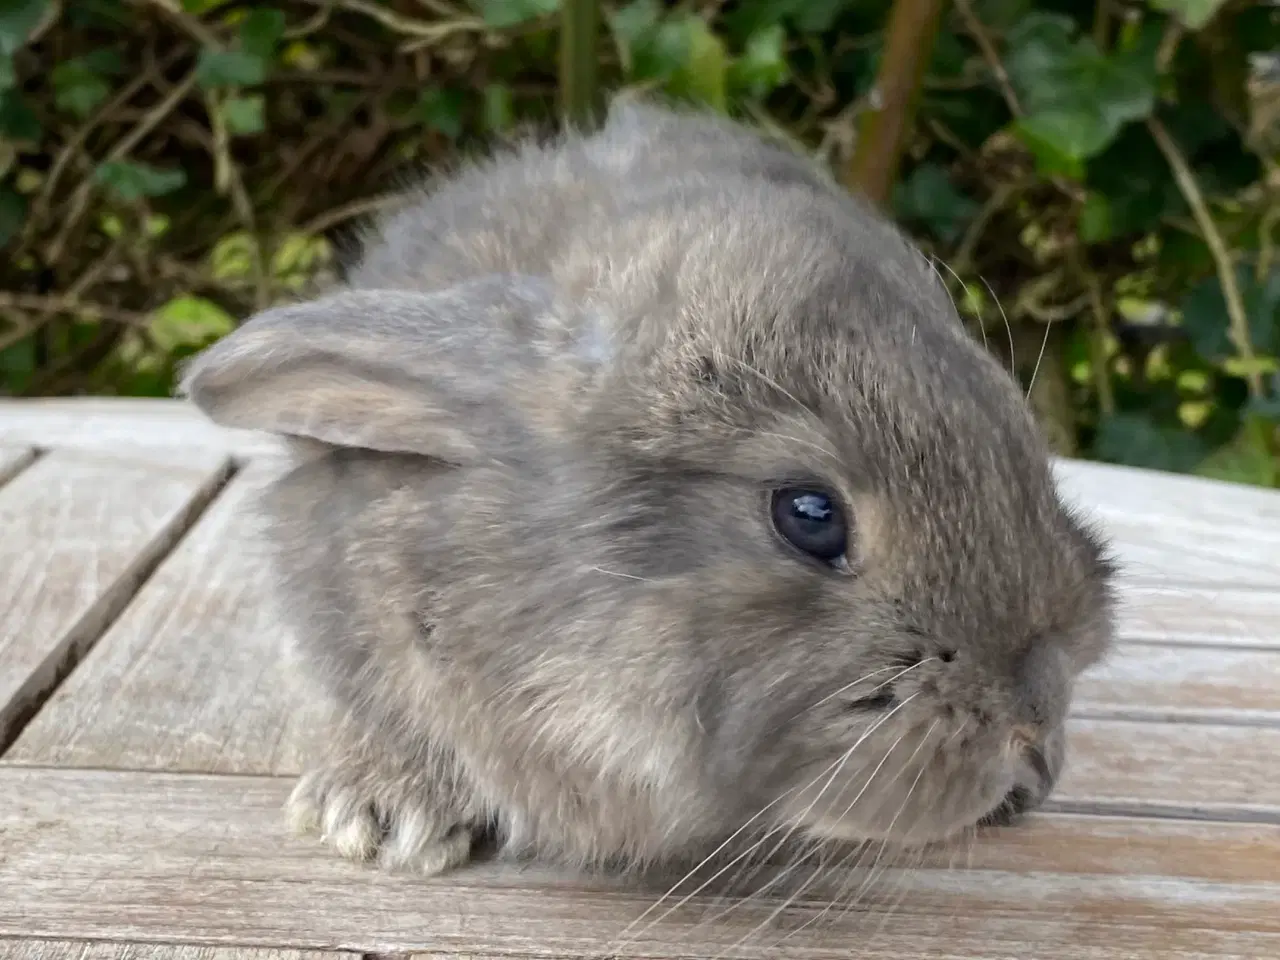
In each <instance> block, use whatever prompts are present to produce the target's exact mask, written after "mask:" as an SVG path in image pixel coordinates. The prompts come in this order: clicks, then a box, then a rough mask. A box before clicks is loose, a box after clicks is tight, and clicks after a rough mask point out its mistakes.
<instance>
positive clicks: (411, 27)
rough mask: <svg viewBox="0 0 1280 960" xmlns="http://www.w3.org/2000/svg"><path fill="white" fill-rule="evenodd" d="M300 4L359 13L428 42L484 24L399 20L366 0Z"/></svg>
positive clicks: (472, 19) (461, 19)
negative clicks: (335, 7)
mask: <svg viewBox="0 0 1280 960" xmlns="http://www.w3.org/2000/svg"><path fill="white" fill-rule="evenodd" d="M302 2H303V3H307V4H310V5H311V6H313V7H315V6H330V5H332V6H337V7H339V8H341V9H343V10H349V11H351V12H352V13H362V14H364V15H365V16H366V17H369V18H371V19H373V20H377V21H378V22H379V23H380V24H382V25H383V26H384V27H386V28H387V29H388V30H391V31H392V32H394V33H402V34H405V35H406V36H410V37H419V38H421V39H423V40H429V41H437V40H443V39H445V38H446V37H448V36H450V35H452V34H455V33H469V32H471V31H474V30H483V29H484V28H485V23H484V21H483V20H482V19H480V18H479V17H467V16H462V17H457V18H456V19H453V20H438V21H436V22H434V23H428V22H425V21H422V20H414V19H412V18H411V17H403V16H401V15H400V14H398V13H395V12H394V11H392V10H389V9H388V8H386V7H380V6H378V5H377V4H376V3H370V2H368V0H302Z"/></svg>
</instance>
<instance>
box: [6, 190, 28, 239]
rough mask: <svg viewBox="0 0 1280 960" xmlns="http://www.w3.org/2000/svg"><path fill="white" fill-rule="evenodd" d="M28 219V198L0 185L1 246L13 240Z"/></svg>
mask: <svg viewBox="0 0 1280 960" xmlns="http://www.w3.org/2000/svg"><path fill="white" fill-rule="evenodd" d="M26 219H27V198H26V197H24V196H23V195H22V194H20V193H18V192H17V191H16V190H12V189H10V188H9V187H5V186H0V247H3V246H4V245H5V244H6V243H8V242H9V241H10V240H12V239H13V238H14V237H16V236H17V235H18V231H19V230H21V229H22V224H23V222H24V221H25V220H26Z"/></svg>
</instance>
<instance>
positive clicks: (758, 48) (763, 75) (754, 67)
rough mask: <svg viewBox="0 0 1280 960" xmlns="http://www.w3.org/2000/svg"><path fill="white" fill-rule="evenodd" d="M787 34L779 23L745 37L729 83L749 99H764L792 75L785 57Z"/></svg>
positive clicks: (730, 74)
mask: <svg viewBox="0 0 1280 960" xmlns="http://www.w3.org/2000/svg"><path fill="white" fill-rule="evenodd" d="M786 40H787V32H786V30H785V29H783V27H782V26H781V24H773V25H772V26H768V27H764V28H763V29H760V30H757V31H756V32H755V33H753V34H752V35H751V36H750V37H748V38H747V43H746V46H745V47H744V48H743V51H742V55H741V56H739V57H738V58H737V59H736V60H734V62H733V65H732V66H731V67H730V69H729V82H730V84H731V85H732V86H733V87H735V88H737V89H739V90H744V91H746V93H747V94H748V95H749V96H752V97H756V98H759V97H763V96H766V95H767V94H769V93H770V92H772V91H774V90H776V89H777V88H778V87H780V86H782V85H783V84H784V83H786V82H787V79H788V78H789V77H790V76H791V70H790V67H788V65H787V55H786Z"/></svg>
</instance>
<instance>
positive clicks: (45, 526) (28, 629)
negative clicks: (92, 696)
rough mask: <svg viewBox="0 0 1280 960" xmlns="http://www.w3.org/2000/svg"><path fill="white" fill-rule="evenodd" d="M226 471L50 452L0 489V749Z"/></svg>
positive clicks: (192, 462)
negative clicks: (0, 536)
mask: <svg viewBox="0 0 1280 960" xmlns="http://www.w3.org/2000/svg"><path fill="white" fill-rule="evenodd" d="M228 467H229V463H228V461H227V459H226V458H225V457H224V456H222V455H221V454H217V453H211V452H207V451H186V452H171V453H169V454H166V455H163V456H162V455H160V454H159V453H157V454H156V455H155V456H154V457H150V458H148V459H145V460H137V459H124V458H121V457H118V456H114V455H110V454H95V453H86V452H72V451H54V452H53V453H50V454H48V455H46V456H44V457H41V458H40V459H39V460H37V461H36V462H35V463H34V464H33V465H32V466H31V467H29V468H28V469H26V470H24V471H23V472H22V473H20V474H19V475H18V476H17V477H16V478H14V479H13V480H12V481H10V482H9V483H8V484H6V485H5V486H4V487H2V488H0V530H3V531H4V537H3V538H0V664H2V665H3V669H0V747H3V746H4V745H5V744H7V743H8V741H9V737H10V735H11V732H12V730H13V727H14V725H15V724H16V723H17V722H18V720H19V719H20V718H21V716H22V714H23V712H24V711H28V710H30V709H31V708H32V706H33V705H34V704H35V703H37V702H38V701H39V700H40V699H41V698H42V697H43V696H44V694H45V693H46V692H47V691H48V690H49V689H50V688H51V687H52V686H53V684H54V683H55V682H56V681H57V679H58V677H59V674H60V673H62V672H64V671H65V670H66V669H67V668H68V667H69V666H70V665H71V664H73V663H74V662H75V661H76V660H77V659H78V658H79V657H80V656H81V655H82V654H83V652H84V651H85V649H86V648H87V647H88V646H89V645H90V644H92V642H93V641H94V640H96V639H97V636H98V634H99V633H100V632H101V630H102V628H103V627H104V626H105V625H106V624H107V622H108V621H110V620H111V619H112V618H113V617H114V616H115V615H116V614H117V613H118V612H119V611H120V609H121V608H122V607H123V606H124V605H125V603H126V602H127V601H128V599H129V597H130V596H131V595H132V593H133V592H134V590H135V588H136V587H137V586H138V584H139V582H140V581H141V579H142V578H143V577H145V575H146V574H147V573H149V572H150V570H151V568H152V566H153V565H154V564H155V562H156V561H157V560H158V559H159V558H160V557H161V556H163V554H164V553H165V551H167V550H168V548H169V547H170V546H171V545H172V544H173V542H174V541H175V540H176V539H177V537H178V536H179V535H180V534H181V533H182V532H183V531H184V529H185V528H186V526H187V524H188V523H189V522H190V520H191V518H192V517H193V516H194V515H195V514H196V513H197V512H198V511H199V509H200V508H201V507H202V506H203V505H204V504H205V503H206V502H207V500H208V498H209V497H210V496H211V495H212V494H213V492H214V491H215V490H216V488H217V485H218V483H219V482H220V481H221V480H222V479H223V477H224V476H225V474H226V471H227V469H228Z"/></svg>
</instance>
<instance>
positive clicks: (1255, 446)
mask: <svg viewBox="0 0 1280 960" xmlns="http://www.w3.org/2000/svg"><path fill="white" fill-rule="evenodd" d="M1263 436H1264V437H1265V435H1263ZM1259 439H1260V438H1259V436H1258V431H1253V430H1250V429H1249V428H1248V425H1246V426H1245V427H1244V428H1243V429H1241V431H1240V432H1239V433H1238V434H1237V435H1236V436H1235V437H1234V438H1232V440H1231V441H1230V442H1229V443H1226V444H1224V445H1223V446H1221V447H1219V448H1218V449H1217V450H1215V451H1214V452H1213V453H1211V454H1210V455H1209V456H1208V457H1206V458H1205V459H1204V460H1203V461H1201V463H1200V464H1199V465H1197V466H1196V468H1195V470H1194V471H1193V472H1194V473H1195V475H1196V476H1198V477H1206V478H1208V479H1211V480H1226V481H1228V482H1230V483H1249V484H1253V485H1255V486H1259V487H1274V486H1276V483H1277V480H1278V479H1280V464H1278V463H1277V461H1276V458H1275V457H1273V456H1272V455H1271V451H1270V450H1268V449H1267V447H1266V444H1265V442H1262V443H1260V442H1259Z"/></svg>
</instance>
